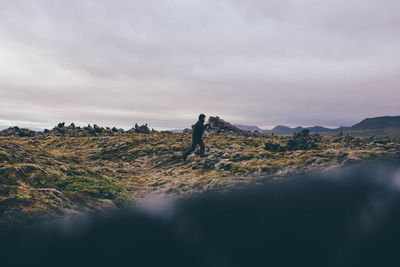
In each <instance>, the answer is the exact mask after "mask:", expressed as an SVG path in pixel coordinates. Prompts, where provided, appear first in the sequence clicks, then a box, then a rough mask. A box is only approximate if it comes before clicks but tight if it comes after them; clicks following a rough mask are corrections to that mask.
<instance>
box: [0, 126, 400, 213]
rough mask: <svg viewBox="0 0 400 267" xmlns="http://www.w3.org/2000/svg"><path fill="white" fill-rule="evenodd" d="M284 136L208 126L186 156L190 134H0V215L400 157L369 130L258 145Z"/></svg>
mask: <svg viewBox="0 0 400 267" xmlns="http://www.w3.org/2000/svg"><path fill="white" fill-rule="evenodd" d="M288 138H290V136H276V135H275V136H268V137H244V136H235V135H226V134H207V135H206V136H205V138H204V141H205V143H206V147H207V149H206V153H207V155H208V156H207V157H205V158H201V157H199V156H198V155H196V154H192V155H191V156H189V157H188V159H187V161H186V162H184V161H182V152H183V151H184V150H186V149H188V147H189V146H190V144H191V135H190V134H181V133H152V134H124V135H119V136H103V137H70V136H51V135H50V136H40V137H18V138H17V137H0V181H1V182H0V213H1V215H0V217H4V216H8V217H13V216H14V215H13V214H21V216H24V214H26V213H32V214H41V213H43V214H46V213H47V214H48V213H56V214H58V213H63V210H65V209H66V208H71V206H76V205H78V206H79V205H80V206H82V205H87V204H88V203H92V204H93V203H102V204H101V205H103V204H104V205H105V206H107V205H109V204H110V203H117V204H118V203H120V202H123V201H127V200H128V201H130V200H133V201H140V199H141V198H143V197H146V196H147V195H148V194H149V193H157V194H168V195H169V196H171V197H180V196H183V195H188V194H196V193H200V192H203V191H205V190H229V188H231V187H233V186H236V185H237V184H238V183H239V184H240V183H252V182H257V181H259V180H260V179H270V178H276V177H283V176H287V175H289V174H292V173H302V172H308V171H314V170H321V169H325V168H329V167H331V166H338V165H343V164H354V163H357V162H362V161H365V160H370V159H376V158H384V157H400V139H399V138H398V137H394V138H391V139H390V141H385V142H381V143H379V142H373V141H371V140H370V139H368V137H362V138H351V137H341V138H338V137H335V136H325V137H322V140H321V142H320V143H319V144H318V147H317V148H315V149H311V150H297V151H286V152H270V151H267V150H265V148H264V144H265V142H266V141H267V140H270V141H272V142H274V143H280V144H281V145H284V144H285V142H286V141H287V140H288ZM50 189H51V190H50ZM53 189H54V190H55V191H52V190H53ZM93 201H97V202H93ZM68 202H70V203H68ZM16 211H18V212H19V213H18V212H16Z"/></svg>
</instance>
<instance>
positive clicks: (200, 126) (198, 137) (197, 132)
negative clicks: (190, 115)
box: [183, 114, 210, 160]
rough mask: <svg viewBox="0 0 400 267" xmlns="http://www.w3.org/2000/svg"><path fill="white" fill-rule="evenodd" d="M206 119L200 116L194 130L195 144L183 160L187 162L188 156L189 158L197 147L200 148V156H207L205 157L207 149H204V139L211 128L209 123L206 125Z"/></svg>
mask: <svg viewBox="0 0 400 267" xmlns="http://www.w3.org/2000/svg"><path fill="white" fill-rule="evenodd" d="M205 118H206V115H204V114H200V116H199V120H198V121H197V122H196V124H195V125H194V128H193V143H192V146H191V147H190V149H189V150H188V151H186V152H185V153H184V154H183V160H186V158H187V156H189V155H190V153H192V152H193V151H194V150H195V148H196V146H197V145H199V146H200V156H201V157H204V156H205V155H204V150H205V147H204V143H203V139H202V138H203V133H204V130H205V129H206V128H208V127H209V126H210V125H209V122H207V123H206V124H204V120H205Z"/></svg>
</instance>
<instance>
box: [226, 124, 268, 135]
mask: <svg viewBox="0 0 400 267" xmlns="http://www.w3.org/2000/svg"><path fill="white" fill-rule="evenodd" d="M233 126H235V127H237V128H239V129H241V130H245V131H250V132H255V131H259V132H260V133H261V132H264V131H265V130H263V129H261V128H260V127H258V126H249V125H243V124H234V125H233Z"/></svg>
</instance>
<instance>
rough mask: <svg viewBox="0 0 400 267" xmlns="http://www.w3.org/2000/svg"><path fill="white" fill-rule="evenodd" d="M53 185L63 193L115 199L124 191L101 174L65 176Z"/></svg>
mask: <svg viewBox="0 0 400 267" xmlns="http://www.w3.org/2000/svg"><path fill="white" fill-rule="evenodd" d="M55 186H56V187H57V189H59V190H60V191H62V192H65V193H69V194H74V195H80V196H82V197H85V196H89V197H96V198H106V199H115V198H117V197H118V196H119V195H120V194H122V193H123V192H124V191H125V190H124V188H123V187H122V186H121V185H118V184H116V183H114V182H113V181H111V180H109V179H107V178H104V177H101V176H95V177H90V176H72V177H67V178H66V179H64V180H60V181H58V182H56V183H55Z"/></svg>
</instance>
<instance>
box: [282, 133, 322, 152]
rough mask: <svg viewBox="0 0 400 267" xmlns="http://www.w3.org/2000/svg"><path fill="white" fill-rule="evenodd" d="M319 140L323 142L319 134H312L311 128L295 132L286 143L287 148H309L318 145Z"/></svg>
mask: <svg viewBox="0 0 400 267" xmlns="http://www.w3.org/2000/svg"><path fill="white" fill-rule="evenodd" d="M317 142H321V136H320V135H319V134H312V135H311V134H310V131H309V130H303V131H301V132H300V133H295V134H293V137H292V139H290V140H289V141H288V142H287V143H286V146H285V148H286V150H307V149H312V148H316V147H318V145H317Z"/></svg>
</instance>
